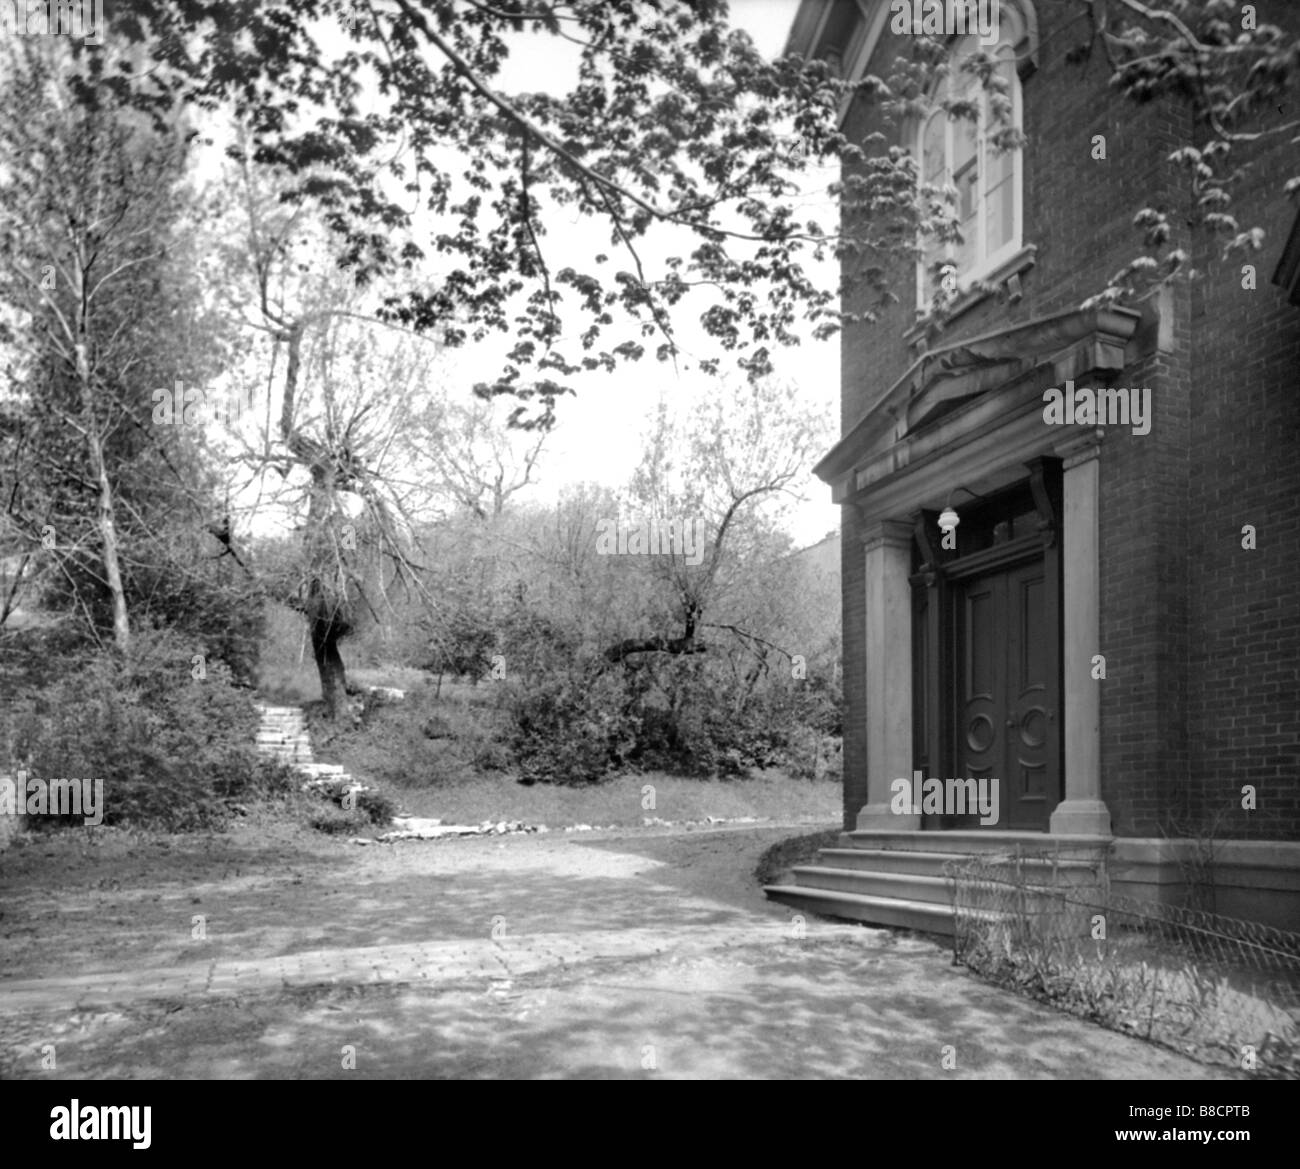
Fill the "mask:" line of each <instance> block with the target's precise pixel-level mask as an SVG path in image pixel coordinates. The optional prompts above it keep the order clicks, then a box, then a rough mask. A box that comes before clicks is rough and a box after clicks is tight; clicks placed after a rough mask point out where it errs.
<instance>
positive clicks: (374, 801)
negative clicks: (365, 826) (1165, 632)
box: [356, 788, 397, 824]
mask: <svg viewBox="0 0 1300 1169" xmlns="http://www.w3.org/2000/svg"><path fill="white" fill-rule="evenodd" d="M356 810H357V814H358V815H359V816H361V817H363V818H364V819H366V820H368V821H369V822H370V823H371V824H391V823H392V822H393V817H394V816H396V815H397V805H396V804H395V803H393V801H392V800H391V799H389V798H388V796H386V795H384V793H383V792H380V791H375V790H374V789H373V788H371V789H370V790H368V791H363V792H357V798H356Z"/></svg>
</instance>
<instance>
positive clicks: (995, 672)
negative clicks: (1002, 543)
mask: <svg viewBox="0 0 1300 1169" xmlns="http://www.w3.org/2000/svg"><path fill="white" fill-rule="evenodd" d="M1047 587H1048V582H1047V572H1046V568H1045V565H1044V564H1043V562H1042V561H1041V560H1039V561H1037V562H1034V563H1030V564H1022V565H1018V566H1016V567H1013V568H1008V569H1005V570H1002V571H998V572H990V573H985V574H981V575H979V576H976V577H972V578H971V579H969V580H964V581H961V582H959V583H958V584H957V585H956V587H955V589H954V601H955V608H956V612H955V614H954V615H955V618H956V620H955V622H954V624H955V630H954V632H955V641H956V649H957V653H956V662H955V664H956V667H957V671H956V672H957V677H956V679H955V681H956V687H955V696H956V703H955V711H954V714H955V726H954V727H953V731H954V734H953V740H954V744H953V745H954V747H955V756H956V759H955V762H956V770H955V771H954V774H955V775H957V776H961V777H963V778H966V777H971V778H980V779H988V780H989V781H990V782H993V781H997V784H998V789H999V790H998V804H999V822H998V824H997V825H990V827H998V828H1003V829H1021V830H1028V831H1046V830H1047V821H1048V817H1049V816H1050V815H1051V812H1052V808H1054V807H1055V806H1056V802H1057V799H1059V797H1058V796H1057V795H1056V791H1055V782H1054V781H1055V778H1056V777H1055V774H1054V773H1055V771H1056V768H1055V767H1054V766H1053V764H1054V762H1055V760H1056V758H1057V757H1058V756H1059V752H1060V721H1061V720H1060V718H1059V717H1058V715H1057V706H1058V701H1057V693H1058V686H1057V683H1056V679H1055V678H1054V677H1053V676H1052V670H1053V666H1054V662H1053V658H1054V656H1055V655H1053V654H1052V653H1051V639H1052V637H1053V636H1054V632H1055V631H1054V630H1052V629H1051V628H1050V627H1049V624H1048V618H1049V608H1050V606H1049V605H1048V598H1047ZM1049 799H1051V807H1049V806H1048V801H1049Z"/></svg>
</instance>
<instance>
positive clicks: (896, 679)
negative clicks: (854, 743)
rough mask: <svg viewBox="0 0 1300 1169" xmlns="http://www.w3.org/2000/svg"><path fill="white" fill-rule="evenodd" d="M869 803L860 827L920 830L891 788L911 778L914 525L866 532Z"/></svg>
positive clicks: (893, 524)
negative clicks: (896, 808)
mask: <svg viewBox="0 0 1300 1169" xmlns="http://www.w3.org/2000/svg"><path fill="white" fill-rule="evenodd" d="M863 550H864V554H865V556H866V606H867V613H866V618H867V619H866V640H867V644H866V664H867V803H866V804H865V805H864V806H863V808H862V810H861V811H860V812H859V813H858V828H860V829H876V830H880V829H886V830H892V831H913V832H914V831H916V830H917V829H919V828H920V827H921V817H920V816H915V815H911V814H910V813H909V814H907V815H903V816H896V815H894V814H893V813H892V812H891V811H890V810H889V801H890V798H891V796H892V794H893V793H892V792H891V791H890V785H891V784H892V783H893V782H894V780H896V779H910V778H911V775H912V592H911V586H910V585H909V584H908V583H907V578H908V576H910V575H911V569H912V525H911V524H909V523H902V522H898V521H895V520H881V521H879V522H877V523H875V524H873V525H871V526H869V527H868V528H867V530H866V534H865V536H864V538H863Z"/></svg>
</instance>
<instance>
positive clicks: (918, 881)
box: [791, 865, 952, 910]
mask: <svg viewBox="0 0 1300 1169" xmlns="http://www.w3.org/2000/svg"><path fill="white" fill-rule="evenodd" d="M791 872H792V873H793V874H794V879H795V884H796V885H797V886H798V887H799V888H800V889H829V890H832V891H834V892H837V893H857V894H860V895H861V896H863V897H882V898H892V899H893V900H895V901H924V902H926V903H927V904H930V905H942V906H944V907H945V908H947V909H949V910H951V908H952V882H951V881H948V880H945V879H944V878H943V877H926V876H919V875H917V874H915V873H886V872H869V871H864V870H862V869H834V868H830V867H828V866H826V865H798V866H797V867H795V868H794V869H792V870H791Z"/></svg>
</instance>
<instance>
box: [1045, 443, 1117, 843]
mask: <svg viewBox="0 0 1300 1169" xmlns="http://www.w3.org/2000/svg"><path fill="white" fill-rule="evenodd" d="M1102 433H1103V432H1102V431H1101V430H1089V431H1086V432H1085V433H1084V434H1082V435H1079V436H1077V437H1075V438H1072V439H1070V440H1069V441H1068V442H1065V443H1062V444H1060V445H1059V446H1058V447H1057V448H1056V453H1057V455H1059V456H1060V458H1061V460H1062V463H1063V467H1064V471H1065V484H1064V494H1065V508H1064V510H1065V514H1064V517H1063V520H1062V524H1061V576H1062V578H1063V593H1064V595H1063V597H1062V609H1063V622H1064V626H1065V628H1064V637H1063V643H1064V644H1063V646H1062V655H1061V658H1062V661H1061V672H1062V674H1063V682H1064V702H1063V705H1064V708H1065V777H1064V778H1065V799H1064V800H1062V802H1061V803H1060V804H1058V805H1057V807H1056V810H1055V811H1054V812H1053V813H1052V816H1051V820H1050V827H1051V832H1052V834H1053V835H1054V836H1059V835H1069V834H1081V835H1087V836H1109V835H1110V834H1111V833H1110V809H1108V808H1107V807H1106V805H1105V803H1103V802H1102V798H1101V687H1102V686H1103V685H1105V683H1104V682H1101V681H1099V680H1096V679H1094V678H1093V676H1092V659H1093V655H1094V654H1099V653H1102V652H1103V651H1102V648H1101V540H1100V534H1099V515H1100V505H1099V495H1098V484H1099V482H1100V470H1101V463H1100V461H1099V456H1100V454H1101V448H1100V444H1101V439H1102Z"/></svg>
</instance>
